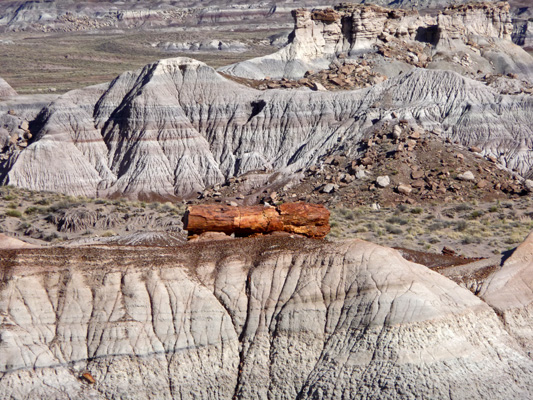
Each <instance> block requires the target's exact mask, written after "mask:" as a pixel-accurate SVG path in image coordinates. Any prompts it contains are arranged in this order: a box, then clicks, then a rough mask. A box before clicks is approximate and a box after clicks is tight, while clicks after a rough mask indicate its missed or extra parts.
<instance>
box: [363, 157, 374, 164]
mask: <svg viewBox="0 0 533 400" xmlns="http://www.w3.org/2000/svg"><path fill="white" fill-rule="evenodd" d="M361 164H363V165H365V166H366V165H372V164H373V161H372V158H370V157H365V158H363V159H362V160H361Z"/></svg>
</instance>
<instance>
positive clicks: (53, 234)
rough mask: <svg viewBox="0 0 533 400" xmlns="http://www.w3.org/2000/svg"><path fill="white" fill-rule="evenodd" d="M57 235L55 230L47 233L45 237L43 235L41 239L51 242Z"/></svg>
mask: <svg viewBox="0 0 533 400" xmlns="http://www.w3.org/2000/svg"><path fill="white" fill-rule="evenodd" d="M58 237H59V236H58V234H57V233H56V232H52V233H51V234H50V235H47V236H45V237H43V240H45V241H47V242H51V241H52V240H54V239H57V238H58Z"/></svg>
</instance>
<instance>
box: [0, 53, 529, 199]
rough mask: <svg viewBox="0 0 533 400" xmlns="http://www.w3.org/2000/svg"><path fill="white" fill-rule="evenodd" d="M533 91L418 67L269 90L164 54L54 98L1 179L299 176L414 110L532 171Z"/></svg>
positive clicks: (206, 180)
mask: <svg viewBox="0 0 533 400" xmlns="http://www.w3.org/2000/svg"><path fill="white" fill-rule="evenodd" d="M532 109H533V100H532V98H531V96H527V95H518V96H508V95H501V94H499V93H498V92H496V91H494V90H493V89H490V88H488V87H486V86H485V85H483V84H481V83H479V82H476V81H473V80H470V79H467V78H463V77H461V76H459V75H458V74H456V73H453V72H449V71H439V70H423V69H415V70H412V71H411V72H409V73H406V74H403V75H401V76H399V77H396V78H394V79H389V80H387V81H386V82H384V83H382V84H379V85H376V86H374V87H371V88H367V89H362V90H356V91H346V92H334V93H333V92H312V91H305V90H298V91H287V90H269V91H258V90H254V89H251V88H248V87H244V86H241V85H239V84H237V83H235V82H233V81H230V80H227V79H225V78H223V77H222V76H220V75H219V74H217V73H216V72H215V71H214V70H213V69H212V68H210V67H208V66H207V65H205V64H203V63H201V62H198V61H195V60H191V59H185V58H176V59H169V60H162V61H160V62H156V63H153V64H149V65H147V66H146V67H145V68H143V69H142V70H139V71H135V72H127V73H124V74H122V75H120V76H119V77H117V78H116V79H115V80H114V81H112V82H111V83H108V84H102V85H98V86H93V87H89V88H86V89H81V90H75V91H72V92H69V93H66V94H65V95H63V96H61V97H59V98H58V99H57V100H56V101H54V102H53V103H51V104H50V105H49V106H48V107H45V108H44V109H43V110H42V112H41V114H40V115H39V117H38V118H37V120H36V121H35V123H34V125H32V126H34V128H33V129H32V137H31V140H30V141H29V142H28V145H27V147H23V148H21V147H20V146H19V147H16V146H15V147H11V148H7V149H5V150H4V158H6V157H7V159H6V160H5V161H3V162H2V163H1V164H0V182H2V183H3V184H7V183H9V184H13V185H16V186H21V187H26V188H30V189H34V190H49V191H59V192H63V193H68V194H76V195H86V196H102V197H105V196H114V195H126V196H129V197H134V198H141V199H143V198H159V199H160V198H172V197H174V196H187V195H192V194H195V193H196V192H197V191H199V190H202V189H203V188H204V187H206V186H210V185H214V184H217V183H221V182H224V180H225V179H228V178H230V177H232V176H237V175H241V174H243V173H245V172H248V171H252V170H266V171H270V172H276V171H277V172H281V176H294V173H295V172H296V171H298V170H299V169H300V168H302V167H306V166H309V165H313V164H315V163H317V160H318V159H319V158H320V157H322V156H323V155H324V154H326V153H333V154H335V153H337V154H341V153H342V154H346V155H347V156H348V157H352V158H353V159H357V157H358V148H359V146H358V143H360V142H361V140H363V138H364V137H365V135H368V134H370V133H371V132H372V131H373V129H374V128H373V126H374V125H375V124H376V123H377V122H378V121H394V120H395V119H405V120H407V121H409V123H410V124H413V125H414V126H421V127H423V128H424V129H428V130H433V129H436V128H439V129H442V135H441V136H442V138H446V137H448V138H451V139H453V140H454V141H458V142H459V143H460V144H463V145H478V146H480V147H481V148H482V149H483V150H484V152H485V154H486V155H491V156H494V157H496V158H497V159H498V160H499V161H500V162H501V163H502V164H503V165H504V166H506V167H509V168H515V169H517V170H518V171H519V172H520V173H522V174H523V175H527V174H529V173H530V170H531V167H532V165H533V159H532V158H531V152H530V151H529V149H530V148H531V146H532V143H531V141H532V137H533V134H532V130H533V126H532V121H531V118H530V117H529V116H530V115H531V114H532Z"/></svg>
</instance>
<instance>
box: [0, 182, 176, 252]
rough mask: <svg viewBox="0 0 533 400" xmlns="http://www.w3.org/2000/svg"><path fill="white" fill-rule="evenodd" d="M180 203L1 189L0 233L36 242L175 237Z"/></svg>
mask: <svg viewBox="0 0 533 400" xmlns="http://www.w3.org/2000/svg"><path fill="white" fill-rule="evenodd" d="M184 212H185V205H184V204H182V203H171V202H167V203H158V202H152V203H144V202H138V201H129V200H126V199H116V200H108V199H92V198H87V197H73V196H66V195H62V194H58V193H48V192H34V191H30V190H25V189H20V188H15V187H11V186H2V187H0V232H3V233H7V234H9V235H10V236H14V237H19V238H20V239H22V240H25V241H28V242H31V243H37V244H46V243H56V242H60V241H67V240H71V239H77V238H81V237H84V238H87V237H91V236H104V237H110V236H116V235H123V234H128V233H134V232H137V231H148V230H160V231H171V232H175V233H180V232H181V231H182V223H181V218H182V215H183V213H184Z"/></svg>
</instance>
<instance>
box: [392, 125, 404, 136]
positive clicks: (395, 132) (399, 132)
mask: <svg viewBox="0 0 533 400" xmlns="http://www.w3.org/2000/svg"><path fill="white" fill-rule="evenodd" d="M400 136H402V128H400V126H399V125H395V126H394V128H393V130H392V137H393V138H394V139H399V138H400Z"/></svg>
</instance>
